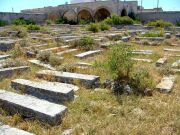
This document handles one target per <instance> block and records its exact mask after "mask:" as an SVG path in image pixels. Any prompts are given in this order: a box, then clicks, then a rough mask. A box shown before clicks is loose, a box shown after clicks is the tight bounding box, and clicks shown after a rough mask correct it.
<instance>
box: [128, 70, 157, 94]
mask: <svg viewBox="0 0 180 135" xmlns="http://www.w3.org/2000/svg"><path fill="white" fill-rule="evenodd" d="M131 86H132V87H133V89H135V90H137V92H140V93H144V91H145V89H146V88H151V89H152V88H153V87H154V82H153V78H152V76H150V74H149V72H148V70H146V69H138V70H136V72H135V73H133V74H132V77H131Z"/></svg>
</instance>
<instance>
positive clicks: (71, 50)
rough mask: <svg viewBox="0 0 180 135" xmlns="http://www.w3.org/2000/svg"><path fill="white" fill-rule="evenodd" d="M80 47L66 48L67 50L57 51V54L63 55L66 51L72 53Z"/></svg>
mask: <svg viewBox="0 0 180 135" xmlns="http://www.w3.org/2000/svg"><path fill="white" fill-rule="evenodd" d="M77 50H78V49H69V50H65V51H62V52H58V53H56V54H57V55H63V54H66V53H72V52H75V51H77Z"/></svg>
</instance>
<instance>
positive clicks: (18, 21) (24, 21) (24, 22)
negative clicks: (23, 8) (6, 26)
mask: <svg viewBox="0 0 180 135" xmlns="http://www.w3.org/2000/svg"><path fill="white" fill-rule="evenodd" d="M12 23H13V24H14V25H30V24H33V25H35V22H34V21H33V20H31V19H30V20H27V19H24V18H23V17H22V18H19V19H14V20H13V22H12Z"/></svg>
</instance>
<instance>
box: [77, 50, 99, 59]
mask: <svg viewBox="0 0 180 135" xmlns="http://www.w3.org/2000/svg"><path fill="white" fill-rule="evenodd" d="M100 52H102V50H94V51H87V52H84V53H80V54H78V55H75V57H76V58H80V59H82V58H86V57H90V56H93V55H95V54H99V53H100Z"/></svg>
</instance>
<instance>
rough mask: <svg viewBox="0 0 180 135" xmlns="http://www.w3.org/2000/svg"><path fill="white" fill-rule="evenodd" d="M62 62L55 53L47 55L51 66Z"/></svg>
mask: <svg viewBox="0 0 180 135" xmlns="http://www.w3.org/2000/svg"><path fill="white" fill-rule="evenodd" d="M61 63H62V59H61V58H60V57H58V56H55V55H52V54H51V55H50V57H49V64H51V65H52V66H59V65H61Z"/></svg>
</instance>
